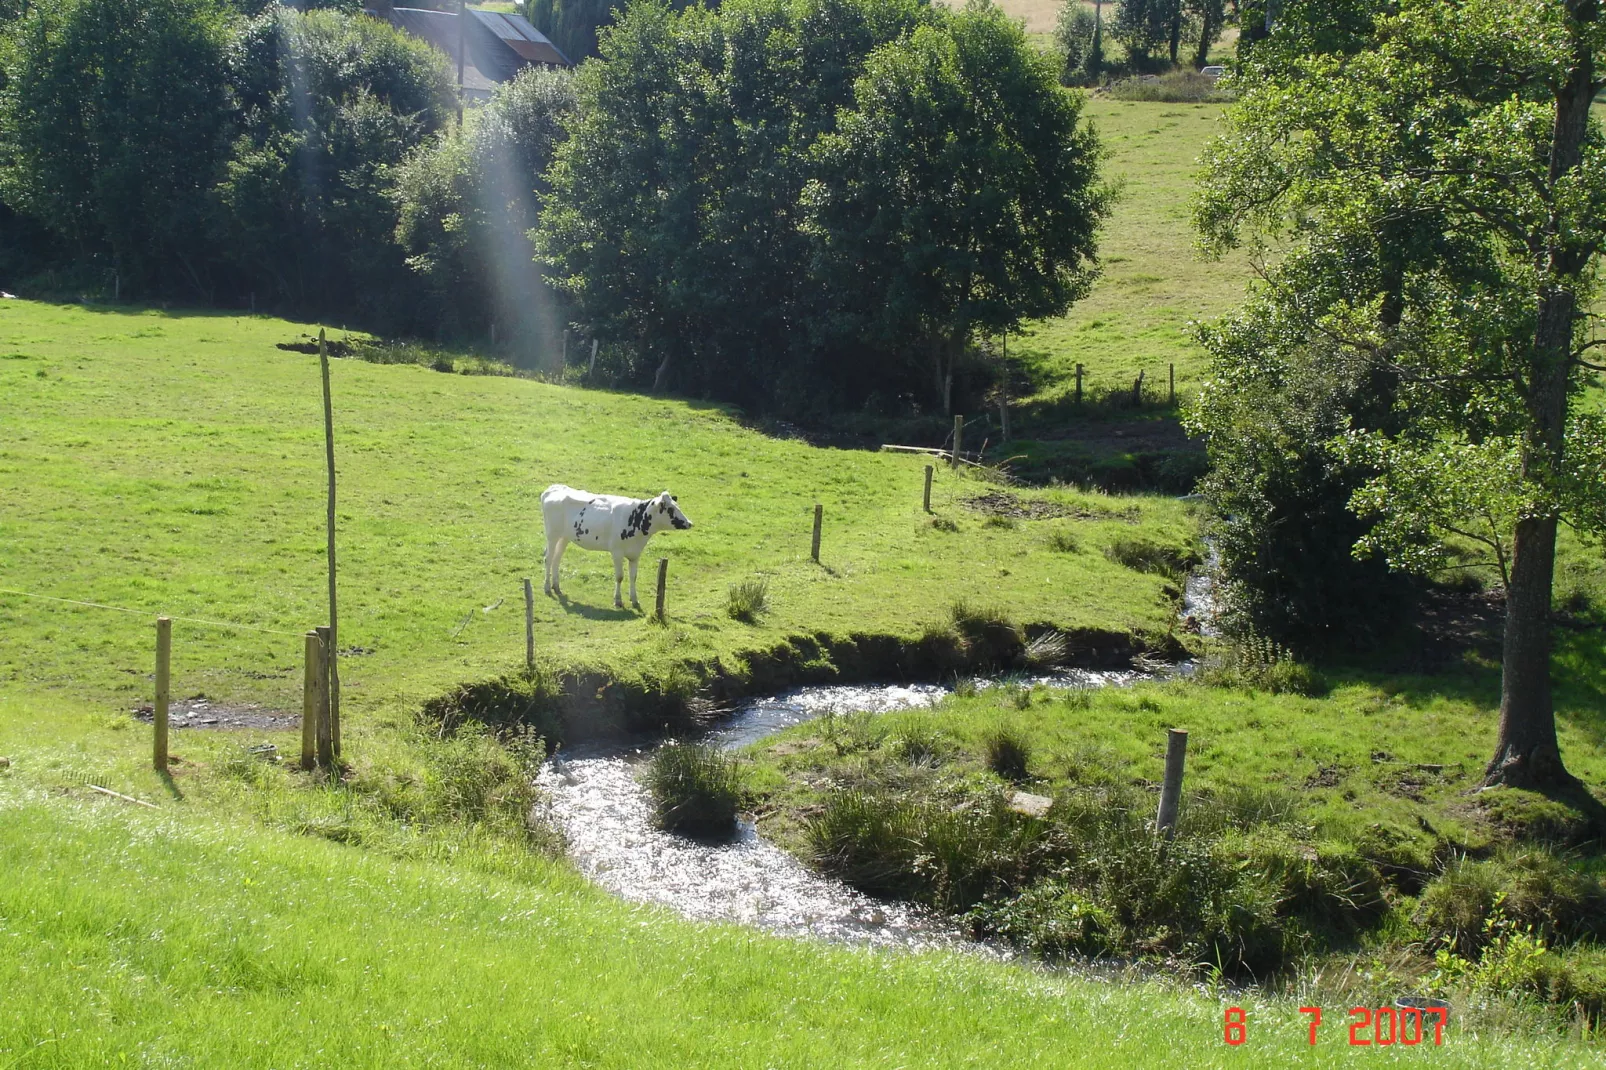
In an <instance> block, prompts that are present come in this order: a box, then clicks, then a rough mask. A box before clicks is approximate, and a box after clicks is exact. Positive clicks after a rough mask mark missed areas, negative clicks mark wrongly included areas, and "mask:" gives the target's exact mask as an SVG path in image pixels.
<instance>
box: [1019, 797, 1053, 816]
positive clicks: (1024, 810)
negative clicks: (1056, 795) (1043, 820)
mask: <svg viewBox="0 0 1606 1070" xmlns="http://www.w3.org/2000/svg"><path fill="white" fill-rule="evenodd" d="M1053 805H1054V800H1053V799H1051V798H1049V797H1048V796H1047V795H1033V794H1032V793H1031V792H1029V791H1015V792H1011V793H1010V796H1009V808H1010V809H1011V810H1013V811H1015V812H1016V813H1017V814H1025V815H1026V816H1027V817H1043V816H1044V815H1046V814H1047V813H1048V808H1049V807H1050V806H1053Z"/></svg>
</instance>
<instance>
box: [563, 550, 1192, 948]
mask: <svg viewBox="0 0 1606 1070" xmlns="http://www.w3.org/2000/svg"><path fill="white" fill-rule="evenodd" d="M1214 557H1215V554H1214V550H1213V548H1212V551H1211V558H1212V563H1213V560H1214ZM1211 571H1212V569H1209V568H1207V570H1206V571H1205V572H1204V573H1201V574H1198V575H1196V576H1193V577H1190V578H1189V580H1188V583H1187V586H1186V590H1185V591H1184V595H1183V604H1182V609H1181V613H1180V614H1179V616H1180V617H1181V618H1182V619H1184V620H1187V619H1188V618H1190V617H1191V618H1193V620H1194V621H1196V622H1197V623H1198V625H1199V626H1200V629H1201V631H1203V633H1204V634H1206V635H1210V634H1214V631H1215V627H1214V625H1215V617H1216V602H1215V597H1214V593H1215V592H1214V586H1213V584H1212V582H1211V576H1210V572H1211ZM1190 669H1191V665H1184V666H1179V667H1178V671H1180V672H1183V673H1186V672H1188V671H1189V670H1190ZM1146 676H1147V674H1144V673H1139V672H1093V671H1084V670H1074V669H1073V670H1066V671H1064V672H1059V673H1054V674H1052V675H1046V676H1035V677H1015V678H1014V679H1015V680H1018V681H1019V682H1020V683H1022V684H1026V685H1029V686H1030V685H1044V686H1048V687H1059V688H1085V687H1109V686H1115V685H1121V684H1128V683H1132V682H1133V681H1135V680H1138V679H1143V678H1145V677H1146ZM996 682H997V681H987V680H978V681H976V684H977V686H980V687H987V686H991V685H992V684H994V683H996ZM951 691H952V688H950V687H945V686H942V685H939V684H882V685H836V686H823V687H803V688H798V689H797V690H795V691H788V692H785V693H784V694H780V695H772V696H770V697H767V698H759V699H753V700H751V701H749V702H747V703H745V704H744V705H742V706H741V707H740V708H739V709H738V710H737V711H736V712H735V713H734V714H732V715H731V716H730V717H728V718H726V719H725V720H724V721H722V722H720V723H718V724H716V725H714V726H712V727H711V728H710V729H709V730H708V731H707V733H706V734H705V737H704V740H705V742H707V743H710V744H712V745H714V746H717V747H721V748H723V749H726V750H734V749H736V748H738V747H745V746H747V745H749V744H751V743H756V742H758V741H759V740H761V739H764V738H765V737H767V736H770V735H773V734H774V733H776V732H779V731H781V730H782V729H785V728H790V727H792V726H793V725H797V724H802V723H804V722H805V721H811V720H814V719H815V718H817V717H823V716H825V715H826V714H847V713H860V712H868V713H885V712H888V711H891V710H907V709H918V708H921V707H930V706H933V705H935V704H936V703H937V702H938V701H940V700H941V699H942V698H944V697H946V696H947V695H948V694H950V693H951ZM661 745H662V744H660V743H650V744H647V743H644V744H639V745H637V746H634V747H631V746H620V745H618V744H613V745H607V744H594V745H591V746H589V747H584V748H578V749H576V750H574V751H571V752H560V753H559V754H558V755H557V756H555V757H554V759H553V760H552V761H550V762H548V763H547V764H546V765H545V766H544V767H543V768H542V770H541V774H540V780H539V782H540V786H541V787H542V788H543V789H545V791H546V793H547V796H548V798H549V799H550V806H551V817H552V819H553V821H554V822H555V823H556V824H557V826H558V827H559V828H560V829H562V830H563V833H564V835H565V837H567V839H568V842H569V854H570V856H571V857H572V858H573V860H574V862H575V864H576V865H577V866H579V868H580V870H581V872H583V873H585V874H586V875H587V876H589V877H590V878H591V879H592V880H594V881H596V882H597V883H598V884H600V885H602V886H603V887H604V888H606V889H608V890H609V891H611V892H613V893H615V894H616V895H619V896H622V897H623V898H625V899H630V900H634V901H637V902H646V903H657V904H660V905H663V906H667V907H671V908H673V909H675V910H677V911H679V912H680V913H681V914H684V915H685V916H686V917H689V918H695V919H699V920H702V921H730V922H738V923H740V924H745V925H753V926H756V927H758V928H761V929H765V930H768V931H770V932H775V933H781V934H785V935H790V936H811V937H815V938H821V939H826V940H832V941H837V942H842V943H851V944H860V945H867V946H872V947H907V948H923V947H958V946H965V947H969V948H977V949H979V946H978V945H976V944H974V943H972V942H971V941H969V940H968V939H967V938H966V937H965V935H964V934H963V933H962V932H961V931H960V930H959V928H958V927H957V926H955V925H954V923H953V922H952V920H951V919H948V918H946V917H944V916H942V915H940V914H937V913H935V912H933V911H929V910H925V909H923V908H921V907H917V906H913V905H911V904H908V903H891V902H885V901H882V900H878V899H873V898H871V897H869V896H867V895H865V894H864V893H862V892H859V891H856V890H855V889H853V888H850V887H849V886H848V885H846V884H844V883H842V882H841V881H838V880H835V879H834V878H831V877H826V876H823V875H821V874H818V873H815V872H814V871H812V870H810V869H809V868H808V867H807V866H805V865H804V864H803V863H802V862H800V861H798V860H797V859H796V858H794V857H792V856H791V855H789V854H787V853H786V852H785V851H783V850H781V849H780V848H779V847H777V846H775V845H774V844H772V843H769V842H768V841H766V840H765V839H764V838H763V837H761V836H759V835H758V833H757V831H756V830H755V829H754V828H753V826H752V824H751V823H749V822H746V821H743V822H741V824H740V827H739V828H738V831H737V834H736V836H735V837H733V838H732V839H730V840H728V841H718V842H711V841H703V840H696V839H690V838H688V837H685V836H680V835H676V834H674V833H669V832H663V831H661V830H659V829H658V828H656V827H655V826H654V825H653V821H652V803H651V800H650V799H649V798H648V795H647V790H646V789H645V788H644V787H643V786H642V785H641V783H640V782H639V781H638V780H637V779H636V773H637V769H638V767H639V766H640V765H641V764H642V763H643V762H644V761H646V759H647V758H648V757H650V756H651V754H652V751H653V749H654V748H655V747H656V746H661ZM994 953H996V952H994Z"/></svg>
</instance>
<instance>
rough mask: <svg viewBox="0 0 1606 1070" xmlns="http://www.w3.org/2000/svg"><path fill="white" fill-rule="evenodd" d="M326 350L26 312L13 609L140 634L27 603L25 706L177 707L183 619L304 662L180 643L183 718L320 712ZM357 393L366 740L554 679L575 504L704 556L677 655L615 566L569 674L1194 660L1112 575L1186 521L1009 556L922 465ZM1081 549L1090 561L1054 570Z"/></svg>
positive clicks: (352, 573)
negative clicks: (888, 645) (440, 707)
mask: <svg viewBox="0 0 1606 1070" xmlns="http://www.w3.org/2000/svg"><path fill="white" fill-rule="evenodd" d="M309 329H312V328H307V327H304V326H302V325H297V324H291V323H287V322H285V321H282V320H275V319H269V318H266V317H261V318H241V317H235V316H229V315H208V314H168V313H163V312H159V311H149V312H142V311H139V310H133V309H110V308H99V309H88V308H82V307H77V306H54V305H46V304H38V303H30V302H23V301H5V302H0V358H3V359H0V426H3V427H4V428H5V435H4V438H3V440H0V503H3V504H0V546H3V547H4V548H5V549H4V555H3V556H0V587H5V588H14V589H18V590H22V591H28V592H34V593H38V594H44V595H50V596H55V597H58V598H65V599H75V600H80V601H86V602H97V603H108V604H111V605H114V606H122V607H128V608H132V609H135V610H137V611H138V614H137V615H133V616H129V615H125V614H122V613H115V612H109V611H106V610H100V609H90V608H85V607H81V606H75V605H68V604H63V603H58V602H50V601H44V600H39V599H33V598H25V597H20V596H17V595H12V594H6V593H0V634H4V636H5V642H4V643H0V687H5V688H23V689H28V690H35V689H37V690H47V691H48V690H57V691H60V692H63V693H70V694H72V695H74V696H78V697H82V698H90V699H93V700H95V701H97V702H102V703H106V704H109V705H117V706H123V707H125V708H126V707H127V706H130V705H133V704H134V703H135V702H136V701H139V700H142V699H144V700H148V698H149V694H148V683H147V679H146V676H147V674H148V672H149V671H150V670H149V666H150V658H151V653H150V648H151V641H152V640H151V621H150V619H151V618H152V617H154V616H155V615H156V614H157V613H169V614H172V615H174V616H182V617H195V618H203V619H207V620H223V621H238V622H241V623H244V624H247V625H252V626H255V627H258V628H266V629H270V630H272V631H273V632H275V633H289V634H266V633H259V632H247V631H229V630H226V629H220V628H216V627H211V626H206V625H189V624H180V625H179V626H178V629H177V632H176V639H175V668H174V672H175V674H176V676H175V689H176V690H178V691H181V692H182V693H183V694H184V695H186V696H187V695H192V694H196V693H200V692H204V693H205V694H207V695H209V696H212V697H214V698H224V699H231V700H239V701H252V702H263V703H267V704H269V705H272V706H277V707H288V708H292V709H294V708H298V707H299V694H300V686H301V685H300V678H301V677H300V673H301V670H300V668H299V665H300V650H301V640H300V638H299V634H300V633H301V632H302V631H304V630H305V629H306V628H308V627H310V626H311V625H313V624H315V623H317V622H319V621H322V620H323V619H324V610H323V608H322V604H323V597H324V595H323V584H324V548H323V508H324V505H323V478H324V477H323V447H322V414H321V401H320V388H319V380H318V365H317V358H316V357H311V356H306V355H303V354H299V353H292V352H284V351H281V350H278V349H275V348H274V343H276V342H281V341H289V340H292V339H293V338H295V337H296V336H297V335H299V334H301V333H303V332H304V331H307V330H309ZM333 380H334V396H335V401H334V411H335V426H336V439H337V443H336V451H337V463H338V466H339V469H340V472H341V494H340V510H339V514H340V525H339V526H340V537H339V555H340V558H339V559H340V564H341V591H342V598H343V604H342V610H341V621H342V628H341V635H340V638H341V643H342V645H343V646H344V647H347V648H360V652H359V653H355V654H353V655H352V656H351V657H349V658H347V659H344V661H343V666H344V667H343V668H342V670H341V671H342V676H343V678H344V680H345V685H346V691H347V693H348V696H349V701H350V702H351V703H352V704H353V705H354V706H355V707H358V708H361V707H365V706H368V707H371V706H373V705H374V704H375V703H377V702H380V701H383V700H387V699H389V698H393V697H395V696H398V695H402V694H408V695H411V696H412V697H413V698H414V699H416V698H418V697H420V696H423V695H428V694H431V693H438V692H439V691H440V690H442V689H444V688H445V687H448V686H450V685H452V684H454V683H458V682H461V681H463V680H467V679H477V678H481V677H483V676H486V675H489V674H494V673H499V672H504V671H507V670H509V669H512V668H513V667H515V666H516V665H519V664H521V663H522V661H523V651H524V639H523V632H524V622H523V608H522V601H523V596H522V593H521V588H520V580H521V578H522V577H525V576H529V577H532V578H534V580H535V583H536V587H537V593H538V594H539V588H540V577H541V557H542V552H543V550H544V539H543V534H542V525H541V514H540V508H539V503H538V496H539V494H540V493H541V491H542V490H543V489H544V488H545V487H546V486H547V485H548V484H550V483H556V482H563V483H568V484H570V485H572V486H576V487H581V488H584V489H587V490H593V491H607V492H620V493H628V494H632V495H637V496H645V495H650V494H655V493H657V492H659V491H662V490H664V489H666V488H668V489H670V490H672V491H673V492H674V493H675V494H677V495H678V496H679V499H680V503H681V505H682V507H683V508H684V509H685V511H686V513H687V514H688V515H689V516H690V517H691V518H692V520H693V522H694V523H695V525H696V527H695V528H694V529H693V530H692V531H689V532H671V533H669V534H666V535H660V536H656V537H655V538H654V540H653V542H652V545H651V547H650V548H649V551H648V554H647V557H646V559H644V562H643V565H644V567H643V569H642V572H641V577H640V587H641V597H642V601H643V603H644V604H645V605H646V606H648V607H649V608H650V607H651V605H652V598H653V582H654V580H653V576H654V563H655V561H656V559H657V558H658V557H660V556H663V557H666V558H668V559H669V561H670V569H669V598H668V614H669V624H668V626H667V627H659V626H655V625H653V624H651V623H649V622H648V621H647V620H646V619H645V617H644V616H643V615H642V614H641V613H638V612H636V611H633V610H629V609H626V610H616V609H614V607H613V576H612V573H613V566H612V561H611V559H610V558H609V557H608V556H607V555H605V554H598V553H590V552H585V551H581V550H577V549H571V550H570V551H569V553H568V555H567V557H566V559H565V561H564V569H565V576H566V579H565V583H564V589H565V592H566V593H567V595H568V597H569V599H570V602H569V603H568V605H567V606H566V607H565V606H563V605H560V604H559V603H558V602H557V601H555V600H552V599H548V598H545V597H540V598H538V599H537V603H536V613H535V618H536V646H537V650H538V653H539V657H540V658H541V660H542V661H543V662H544V663H546V664H548V665H553V666H556V667H562V668H575V667H580V666H590V667H596V668H599V669H604V670H607V671H610V672H612V673H615V674H617V675H620V676H623V677H626V678H631V677H636V676H638V675H639V674H643V673H662V672H664V671H667V670H668V668H669V667H670V666H671V665H673V664H675V663H677V662H680V661H683V660H686V659H700V660H704V661H706V660H709V659H712V658H714V657H716V656H717V657H720V658H723V659H725V662H726V664H728V665H729V664H737V663H739V660H740V656H741V654H742V653H743V652H745V651H751V650H754V649H759V648H767V647H771V646H774V645H775V644H777V643H780V642H782V641H783V640H784V639H785V638H786V637H788V636H793V635H800V634H803V635H807V634H813V633H823V634H830V635H838V636H842V635H848V634H851V633H855V632H873V633H881V634H890V635H900V636H918V635H919V634H920V632H921V629H922V628H923V627H925V625H927V624H928V623H931V622H934V621H936V620H938V619H940V618H943V617H944V616H945V614H946V613H947V610H948V607H949V606H950V605H951V604H952V603H953V602H954V601H955V600H957V599H968V600H970V601H972V602H976V603H982V604H988V605H998V606H1002V607H1004V608H1005V609H1007V610H1009V611H1010V612H1012V613H1013V614H1015V615H1016V616H1017V617H1019V618H1020V619H1022V620H1025V621H1038V620H1041V621H1045V622H1053V623H1057V624H1059V625H1062V626H1084V625H1085V626H1097V627H1103V628H1111V629H1122V630H1125V629H1141V628H1160V629H1164V628H1166V627H1167V626H1168V624H1169V622H1170V620H1171V615H1172V612H1173V611H1172V609H1171V608H1170V603H1168V602H1167V601H1166V600H1165V599H1164V597H1163V596H1162V588H1163V586H1164V584H1163V581H1162V580H1161V579H1159V578H1157V577H1155V576H1152V575H1146V574H1143V573H1139V572H1134V571H1131V570H1129V569H1126V568H1123V567H1120V566H1118V565H1115V564H1113V563H1111V562H1110V561H1109V560H1107V559H1106V558H1105V556H1104V555H1103V554H1102V553H1101V552H1100V550H1101V549H1102V547H1103V546H1104V545H1105V544H1106V543H1107V542H1108V541H1109V540H1112V539H1115V538H1119V537H1126V536H1129V535H1131V534H1133V533H1134V532H1139V531H1141V532H1142V533H1144V534H1145V535H1147V536H1148V537H1151V538H1158V539H1161V540H1164V541H1169V542H1172V543H1178V544H1180V543H1182V542H1185V541H1186V540H1187V539H1188V537H1189V533H1190V531H1191V529H1192V524H1191V521H1190V520H1189V519H1188V518H1187V516H1186V512H1185V509H1186V507H1185V506H1183V505H1181V504H1178V503H1177V502H1175V501H1172V500H1168V499H1165V498H1141V499H1138V498H1133V499H1120V500H1116V499H1108V498H1103V497H1101V496H1097V495H1093V496H1089V495H1080V494H1075V493H1071V492H1060V491H1054V492H1046V493H1047V495H1048V497H1049V498H1050V499H1052V500H1053V501H1054V502H1055V503H1057V505H1058V506H1059V507H1060V508H1061V509H1062V510H1063V511H1064V512H1065V513H1067V514H1074V515H1066V516H1063V517H1062V518H1060V519H1052V520H1041V521H1027V522H1023V523H1019V524H1016V523H1014V522H1004V523H1002V524H1000V523H998V522H995V523H993V524H989V523H988V519H989V518H988V516H987V515H985V514H984V513H982V512H979V511H977V510H975V509H973V508H971V507H969V506H967V505H966V504H964V503H965V500H966V499H969V498H973V497H975V496H977V495H981V494H983V493H986V492H988V491H989V490H990V489H991V488H990V487H989V486H988V485H986V484H983V483H981V482H979V481H976V480H974V479H971V478H965V477H959V476H954V475H951V474H950V473H949V472H948V471H947V470H946V469H943V468H941V467H940V466H939V471H938V474H937V479H936V485H935V490H934V492H933V508H934V510H935V511H936V513H937V514H938V515H939V516H940V517H942V518H944V520H945V521H947V522H951V523H952V525H953V530H943V529H939V528H936V527H933V525H932V523H931V519H932V518H930V517H927V516H926V515H925V514H924V513H923V512H922V509H921V484H922V479H923V468H924V464H925V460H924V459H923V458H919V457H914V456H909V455H898V454H886V453H866V452H857V451H842V450H823V449H817V448H814V447H811V446H808V445H805V444H803V443H801V442H797V441H781V440H776V439H773V438H768V437H765V436H763V435H760V434H757V433H755V432H753V431H749V430H747V429H745V428H743V427H742V426H740V425H739V424H738V423H737V422H736V421H735V420H734V419H733V418H732V417H731V416H729V415H728V414H727V413H725V412H724V411H723V410H720V409H717V408H712V407H708V406H702V405H697V404H691V403H687V402H681V401H664V400H658V399H653V398H647V397H639V396H634V395H627V394H613V393H607V392H603V391H590V390H581V389H575V388H569V387H559V386H551V385H547V384H544V383H539V382H532V381H528V380H520V379H509V378H496V377H486V376H465V375H452V374H442V373H440V372H436V371H432V370H430V369H428V368H424V367H419V366H416V365H404V366H385V365H377V364H368V363H363V362H361V361H355V360H341V361H335V362H334V367H333ZM815 502H820V503H823V505H824V508H825V514H824V529H823V546H822V550H821V562H822V564H821V565H815V564H814V563H813V562H811V561H810V560H809V537H810V528H811V520H812V512H813V507H814V503H815ZM1078 517H1080V519H1078ZM1054 531H1065V532H1071V531H1074V532H1075V533H1076V538H1077V539H1078V540H1079V541H1080V543H1081V546H1082V549H1081V551H1080V552H1074V553H1065V552H1060V551H1058V550H1056V549H1054V548H1053V547H1052V546H1051V545H1050V542H1049V535H1050V533H1051V532H1054ZM754 577H764V578H766V579H767V580H768V582H769V593H770V602H771V609H770V610H769V611H768V612H767V613H766V614H765V615H764V616H763V617H762V618H761V619H760V622H759V623H758V624H743V623H738V622H737V621H734V620H732V619H731V618H730V617H729V616H728V615H727V613H726V605H727V592H728V588H729V587H730V586H731V585H732V584H734V583H737V582H739V581H743V580H748V579H751V578H754Z"/></svg>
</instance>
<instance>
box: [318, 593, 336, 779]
mask: <svg viewBox="0 0 1606 1070" xmlns="http://www.w3.org/2000/svg"><path fill="white" fill-rule="evenodd" d="M333 634H334V633H333V632H332V631H331V630H330V628H329V626H328V625H319V626H318V646H319V648H320V651H319V652H320V654H321V661H320V664H319V666H318V667H319V668H320V669H321V670H323V671H322V672H321V673H319V675H318V764H319V765H320V766H322V767H323V768H325V769H333V768H334V765H335V736H334V725H333V721H334V717H333V712H332V710H333V701H332V699H333V694H332V685H333V677H334V661H335V651H334V647H333V646H332V645H331V643H330V639H331V637H332V636H333Z"/></svg>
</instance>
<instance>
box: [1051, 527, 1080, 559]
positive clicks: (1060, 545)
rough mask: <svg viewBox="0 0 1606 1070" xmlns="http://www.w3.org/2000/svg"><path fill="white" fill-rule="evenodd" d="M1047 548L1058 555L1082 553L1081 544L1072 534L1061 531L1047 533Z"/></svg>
mask: <svg viewBox="0 0 1606 1070" xmlns="http://www.w3.org/2000/svg"><path fill="white" fill-rule="evenodd" d="M1048 548H1049V549H1050V550H1053V551H1054V552H1055V553H1058V554H1078V553H1081V552H1082V542H1081V540H1080V539H1078V538H1077V537H1076V534H1075V533H1074V532H1070V531H1065V530H1063V529H1061V530H1058V531H1051V532H1049V533H1048Z"/></svg>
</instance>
